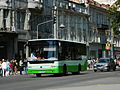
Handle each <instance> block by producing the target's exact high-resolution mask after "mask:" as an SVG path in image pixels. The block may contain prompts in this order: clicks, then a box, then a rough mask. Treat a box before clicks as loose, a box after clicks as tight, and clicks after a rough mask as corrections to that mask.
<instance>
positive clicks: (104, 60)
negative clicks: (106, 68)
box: [99, 59, 110, 63]
mask: <svg viewBox="0 0 120 90" xmlns="http://www.w3.org/2000/svg"><path fill="white" fill-rule="evenodd" d="M109 61H110V59H99V63H107V62H109Z"/></svg>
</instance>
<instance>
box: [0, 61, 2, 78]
mask: <svg viewBox="0 0 120 90" xmlns="http://www.w3.org/2000/svg"><path fill="white" fill-rule="evenodd" d="M0 76H2V61H0Z"/></svg>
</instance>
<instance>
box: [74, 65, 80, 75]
mask: <svg viewBox="0 0 120 90" xmlns="http://www.w3.org/2000/svg"><path fill="white" fill-rule="evenodd" d="M80 71H81V65H80V64H79V65H78V71H77V72H72V74H73V75H75V74H80Z"/></svg>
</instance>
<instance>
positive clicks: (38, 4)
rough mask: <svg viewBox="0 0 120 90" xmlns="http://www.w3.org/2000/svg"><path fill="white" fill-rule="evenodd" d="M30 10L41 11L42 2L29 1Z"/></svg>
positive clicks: (36, 0)
mask: <svg viewBox="0 0 120 90" xmlns="http://www.w3.org/2000/svg"><path fill="white" fill-rule="evenodd" d="M28 8H29V9H35V8H36V9H41V8H42V2H40V1H39V0H29V1H28Z"/></svg>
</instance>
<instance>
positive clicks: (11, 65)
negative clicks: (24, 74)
mask: <svg viewBox="0 0 120 90" xmlns="http://www.w3.org/2000/svg"><path fill="white" fill-rule="evenodd" d="M13 72H14V69H13V60H11V61H10V75H11V74H12V75H13Z"/></svg>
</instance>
